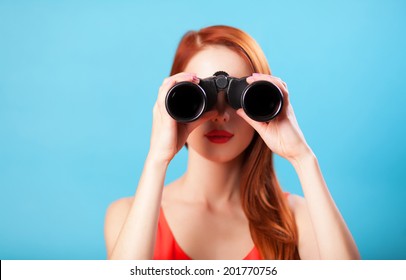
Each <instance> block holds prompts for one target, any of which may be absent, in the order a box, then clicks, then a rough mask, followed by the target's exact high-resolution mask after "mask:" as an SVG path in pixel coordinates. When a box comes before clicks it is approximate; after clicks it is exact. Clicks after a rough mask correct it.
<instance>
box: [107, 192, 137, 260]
mask: <svg viewBox="0 0 406 280" xmlns="http://www.w3.org/2000/svg"><path fill="white" fill-rule="evenodd" d="M132 202H133V197H125V198H121V199H118V200H116V201H114V202H112V203H111V204H110V205H109V206H108V208H107V211H106V216H105V222H104V239H105V242H106V248H107V255H110V253H111V251H112V249H113V248H114V245H115V242H116V240H117V237H118V235H119V234H120V231H121V227H122V226H123V224H124V222H125V219H126V218H127V213H128V211H129V210H130V207H131V204H132Z"/></svg>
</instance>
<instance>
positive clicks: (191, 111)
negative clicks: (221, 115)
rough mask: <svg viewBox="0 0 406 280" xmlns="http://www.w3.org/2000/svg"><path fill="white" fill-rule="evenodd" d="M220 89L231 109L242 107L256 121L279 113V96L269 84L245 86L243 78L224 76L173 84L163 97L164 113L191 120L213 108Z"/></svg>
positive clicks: (280, 107)
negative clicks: (223, 91)
mask: <svg viewBox="0 0 406 280" xmlns="http://www.w3.org/2000/svg"><path fill="white" fill-rule="evenodd" d="M221 90H225V93H226V97H227V102H228V104H229V105H230V106H231V107H232V108H234V109H236V110H237V109H239V108H243V110H244V111H245V113H246V114H247V115H248V116H249V117H250V118H251V119H253V120H256V121H260V122H267V121H270V120H272V119H273V118H275V117H276V116H277V115H278V114H279V112H280V111H281V110H282V105H283V94H282V92H281V91H280V89H279V88H278V87H277V86H276V85H274V84H273V83H271V82H268V81H256V82H253V83H251V84H248V83H247V82H246V77H245V78H241V79H237V78H232V77H228V76H224V75H219V76H214V77H210V78H206V79H201V80H200V82H199V84H195V83H192V82H180V83H177V84H175V85H174V86H173V87H172V88H171V89H170V90H169V91H168V93H167V95H166V100H165V106H166V110H167V111H168V113H169V115H170V116H171V117H172V118H173V119H175V120H176V121H178V122H183V123H186V122H192V121H195V120H197V119H198V118H199V117H200V116H201V115H202V114H203V113H205V112H207V111H210V110H211V109H212V108H213V106H214V105H215V103H216V102H217V94H218V92H219V91H221Z"/></svg>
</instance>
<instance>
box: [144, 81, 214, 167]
mask: <svg viewBox="0 0 406 280" xmlns="http://www.w3.org/2000/svg"><path fill="white" fill-rule="evenodd" d="M182 81H188V82H193V83H196V84H198V83H199V79H198V78H197V77H196V74H193V73H178V74H175V75H173V76H171V77H168V78H166V79H165V80H164V81H163V83H162V85H161V87H160V88H159V92H158V98H157V101H156V103H155V105H154V108H153V122H152V134H151V145H150V151H149V155H150V156H152V157H153V158H154V159H156V160H160V161H162V162H165V163H169V162H170V161H171V160H172V158H173V157H174V156H175V155H176V153H177V152H179V150H180V149H181V148H182V147H183V146H184V145H185V143H186V140H187V138H188V136H189V134H190V133H191V132H192V131H193V130H194V129H195V128H196V127H198V126H199V125H200V124H202V123H203V122H205V121H206V120H208V119H209V118H210V117H212V115H213V114H215V113H214V112H207V113H205V114H203V115H202V116H201V117H200V118H199V119H198V120H196V121H194V122H191V123H178V122H176V121H175V120H174V119H173V118H172V117H171V116H170V115H169V114H168V112H167V111H166V107H165V98H166V94H167V93H168V91H169V89H170V88H171V87H173V86H174V85H175V84H176V83H179V82H182Z"/></svg>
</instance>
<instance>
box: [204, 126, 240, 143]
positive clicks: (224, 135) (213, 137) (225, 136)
mask: <svg viewBox="0 0 406 280" xmlns="http://www.w3.org/2000/svg"><path fill="white" fill-rule="evenodd" d="M205 136H206V137H207V139H209V141H210V142H212V143H216V144H224V143H227V142H228V141H230V139H231V138H233V136H234V134H232V133H230V132H228V131H225V130H216V129H214V130H212V131H210V132H209V133H207V134H206V135H205Z"/></svg>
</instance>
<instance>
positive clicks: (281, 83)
mask: <svg viewBox="0 0 406 280" xmlns="http://www.w3.org/2000/svg"><path fill="white" fill-rule="evenodd" d="M256 81H268V82H271V83H273V84H275V85H276V86H277V87H278V88H279V89H280V90H281V91H282V92H283V93H284V94H289V92H288V85H287V84H286V82H285V81H283V80H282V79H281V78H279V77H275V76H271V75H266V74H260V73H253V74H252V76H250V77H248V78H247V82H248V83H249V84H251V83H253V82H256Z"/></svg>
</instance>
